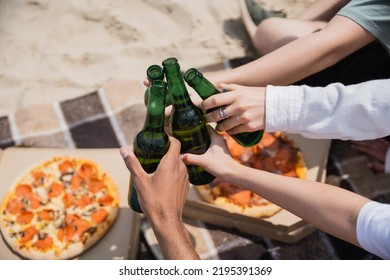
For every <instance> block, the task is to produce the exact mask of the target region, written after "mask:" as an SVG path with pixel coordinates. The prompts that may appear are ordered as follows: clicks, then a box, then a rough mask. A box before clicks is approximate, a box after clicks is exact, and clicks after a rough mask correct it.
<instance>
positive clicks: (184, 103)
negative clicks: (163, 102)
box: [163, 58, 193, 109]
mask: <svg viewBox="0 0 390 280" xmlns="http://www.w3.org/2000/svg"><path fill="white" fill-rule="evenodd" d="M163 68H164V73H165V77H166V79H167V84H168V89H169V94H170V96H171V102H172V105H173V107H174V108H176V109H182V108H186V107H189V106H193V103H192V101H191V98H190V96H189V94H188V91H187V88H186V86H185V83H184V79H183V77H182V74H181V72H180V65H179V64H178V63H177V60H176V59H175V58H168V59H166V60H164V61H163Z"/></svg>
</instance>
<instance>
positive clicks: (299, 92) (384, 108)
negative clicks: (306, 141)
mask: <svg viewBox="0 0 390 280" xmlns="http://www.w3.org/2000/svg"><path fill="white" fill-rule="evenodd" d="M265 122H266V124H265V130H266V131H268V132H275V131H285V132H289V133H295V134H301V135H302V136H304V137H307V138H317V139H342V140H368V139H376V138H380V137H384V136H387V135H390V79H387V80H375V81H370V82H365V83H361V84H357V85H349V86H344V85H342V84H340V83H335V84H331V85H329V86H327V87H308V86H287V87H274V86H268V87H267V89H266V117H265Z"/></svg>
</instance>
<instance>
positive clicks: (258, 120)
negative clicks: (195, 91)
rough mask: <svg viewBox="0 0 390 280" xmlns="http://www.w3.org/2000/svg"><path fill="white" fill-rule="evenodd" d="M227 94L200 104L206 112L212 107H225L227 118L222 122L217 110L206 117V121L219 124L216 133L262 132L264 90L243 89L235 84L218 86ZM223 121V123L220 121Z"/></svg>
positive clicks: (213, 97)
mask: <svg viewBox="0 0 390 280" xmlns="http://www.w3.org/2000/svg"><path fill="white" fill-rule="evenodd" d="M219 87H220V88H222V89H223V90H226V91H228V92H224V93H220V94H217V95H213V96H211V97H209V98H207V99H206V100H204V101H203V102H202V108H203V110H204V111H207V110H209V109H211V108H214V107H220V106H225V109H224V111H225V113H226V114H227V116H228V118H227V119H225V120H223V118H222V117H221V114H220V111H219V110H214V111H213V112H211V113H209V114H207V115H206V121H207V122H209V123H211V122H219V123H218V125H217V126H216V130H217V131H226V132H227V133H229V134H237V133H241V132H252V131H256V130H263V129H264V124H265V88H263V87H244V86H239V85H235V84H223V83H221V84H219ZM221 120H223V121H221Z"/></svg>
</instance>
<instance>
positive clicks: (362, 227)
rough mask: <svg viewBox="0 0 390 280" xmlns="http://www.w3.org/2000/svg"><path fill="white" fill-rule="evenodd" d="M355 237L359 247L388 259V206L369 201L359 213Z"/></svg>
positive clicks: (389, 209)
mask: <svg viewBox="0 0 390 280" xmlns="http://www.w3.org/2000/svg"><path fill="white" fill-rule="evenodd" d="M356 236H357V239H358V242H359V244H360V246H361V247H362V248H363V249H365V250H367V251H368V252H371V253H372V254H375V255H377V256H379V257H381V258H382V259H390V205H389V204H382V203H379V202H375V201H371V202H368V203H367V204H365V205H364V206H363V207H362V209H361V210H360V212H359V215H358V218H357V223H356Z"/></svg>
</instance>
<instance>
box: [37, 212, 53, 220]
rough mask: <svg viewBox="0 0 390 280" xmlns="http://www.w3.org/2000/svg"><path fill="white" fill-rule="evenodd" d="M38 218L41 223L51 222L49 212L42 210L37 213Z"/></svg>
mask: <svg viewBox="0 0 390 280" xmlns="http://www.w3.org/2000/svg"><path fill="white" fill-rule="evenodd" d="M38 218H39V219H41V220H42V221H50V220H51V210H43V211H41V212H39V213H38Z"/></svg>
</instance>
